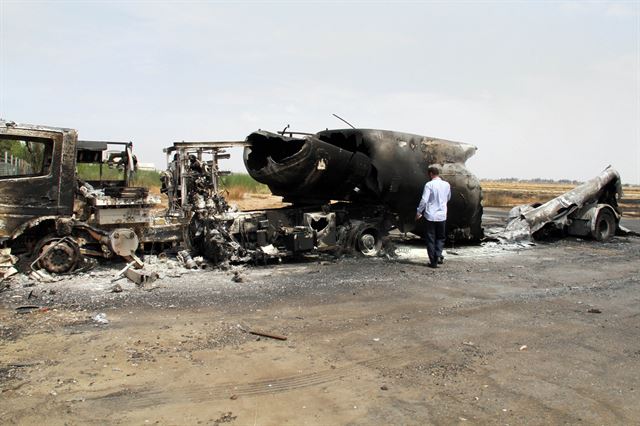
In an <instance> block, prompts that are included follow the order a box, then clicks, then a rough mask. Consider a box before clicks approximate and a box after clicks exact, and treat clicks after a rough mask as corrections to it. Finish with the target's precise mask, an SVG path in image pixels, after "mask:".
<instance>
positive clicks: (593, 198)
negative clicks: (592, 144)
mask: <svg viewBox="0 0 640 426" xmlns="http://www.w3.org/2000/svg"><path fill="white" fill-rule="evenodd" d="M620 198H622V184H621V181H620V175H619V174H618V172H617V171H616V170H614V169H612V168H610V167H608V168H606V169H605V170H604V171H603V172H602V173H600V174H599V175H598V176H596V177H595V178H593V179H591V180H589V181H587V182H585V183H583V184H581V185H579V186H577V187H576V188H574V189H572V190H571V191H569V192H566V193H564V194H562V195H560V196H559V197H556V198H554V199H552V200H549V201H547V202H546V203H544V204H530V205H527V204H525V205H521V206H517V207H514V208H513V209H512V210H511V212H510V213H509V221H508V223H507V226H506V228H505V231H504V232H503V234H502V236H501V238H503V239H506V240H508V241H517V240H523V239H530V238H534V239H540V238H542V237H543V236H544V235H546V234H550V233H560V234H568V235H574V236H578V237H591V238H593V239H595V240H597V241H607V240H609V239H610V238H611V237H613V236H614V235H615V233H616V231H617V230H618V229H619V223H620V217H621V214H622V213H621V211H620V208H619V207H618V200H619V199H620Z"/></svg>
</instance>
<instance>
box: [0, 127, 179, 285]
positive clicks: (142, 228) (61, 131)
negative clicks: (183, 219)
mask: <svg viewBox="0 0 640 426" xmlns="http://www.w3.org/2000/svg"><path fill="white" fill-rule="evenodd" d="M114 146H115V149H114V150H110V149H109V148H113V147H114ZM0 158H1V159H2V160H4V161H2V162H1V164H0V245H1V246H2V247H4V248H10V249H11V250H12V252H13V253H14V254H27V255H31V256H32V262H30V266H31V268H32V269H40V268H44V269H46V270H47V271H49V272H55V273H65V272H69V271H72V270H75V269H77V268H81V267H82V266H83V263H84V262H85V261H86V260H87V258H86V257H85V256H89V258H91V257H102V258H114V257H123V258H125V259H126V260H128V261H130V262H133V263H135V264H138V265H140V264H141V263H142V262H141V261H140V259H138V258H137V256H136V251H137V250H138V248H139V247H140V244H141V242H144V241H149V240H152V241H153V242H158V241H162V240H163V239H162V238H158V237H157V235H153V236H152V238H150V237H149V235H148V234H149V228H150V227H149V225H150V224H151V223H152V222H153V221H154V218H153V216H152V214H151V210H152V209H153V208H154V206H157V205H158V204H159V202H160V200H159V199H157V197H153V196H151V195H149V193H148V189H147V188H140V187H134V186H132V175H133V173H134V171H135V166H136V159H135V157H134V156H133V154H132V144H131V143H130V142H102V141H78V135H77V132H76V131H75V130H73V129H66V128H56V127H46V126H33V125H23V124H16V123H14V122H4V121H0ZM91 163H93V164H94V165H95V166H96V167H95V168H94V169H93V171H94V172H96V173H95V176H91V177H90V178H87V179H82V178H80V176H79V175H78V173H77V170H76V168H77V167H78V166H79V165H82V164H91ZM109 171H110V173H107V172H109ZM106 175H111V178H109V177H108V176H106ZM177 230H178V227H174V229H173V231H174V232H170V233H164V234H162V236H164V237H166V238H165V239H166V240H167V241H171V240H177V239H178V238H179V237H178V236H177V235H176V233H177V232H176V231H177ZM178 234H179V233H178Z"/></svg>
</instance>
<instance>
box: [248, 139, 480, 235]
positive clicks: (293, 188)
mask: <svg viewBox="0 0 640 426" xmlns="http://www.w3.org/2000/svg"><path fill="white" fill-rule="evenodd" d="M247 142H249V146H247V147H246V148H245V151H244V162H245V166H246V168H247V170H248V171H249V174H250V175H251V176H252V177H253V178H254V179H256V180H257V181H258V182H262V183H264V184H266V185H268V186H269V188H270V189H271V191H272V192H273V194H275V195H281V196H283V197H284V201H286V202H291V203H293V204H294V205H311V204H323V203H328V202H329V201H330V200H343V201H350V202H352V203H358V204H380V205H384V206H386V207H388V208H389V210H390V211H391V212H393V213H395V214H396V215H397V217H396V226H397V227H398V228H399V229H400V230H401V231H404V232H413V233H415V234H417V235H422V234H423V231H424V230H423V226H424V222H423V221H420V222H416V221H415V219H414V218H415V209H416V206H417V204H418V201H419V199H420V196H421V194H422V190H423V187H424V184H425V182H426V180H427V169H428V167H429V166H431V165H437V166H439V167H440V169H441V173H440V175H441V176H442V178H443V179H444V180H446V181H448V182H449V183H450V184H451V189H452V198H451V201H450V202H449V217H448V218H447V233H448V236H449V238H450V239H451V240H456V241H461V240H466V241H475V240H479V239H481V238H482V236H483V231H482V224H481V219H482V204H481V201H482V191H481V188H480V183H479V181H478V179H477V178H476V177H475V176H474V175H473V174H471V173H470V172H469V171H468V170H467V168H466V167H465V162H466V160H467V159H468V158H469V157H471V156H472V155H473V154H474V153H475V151H476V147H474V146H472V145H469V144H465V143H460V142H452V141H447V140H443V139H435V138H430V137H426V136H419V135H413V134H409V133H401V132H393V131H387V130H371V129H344V130H326V131H322V132H318V133H316V134H308V133H294V132H283V133H281V134H278V133H271V132H267V131H262V130H260V131H257V132H254V133H252V134H250V135H249V136H248V137H247Z"/></svg>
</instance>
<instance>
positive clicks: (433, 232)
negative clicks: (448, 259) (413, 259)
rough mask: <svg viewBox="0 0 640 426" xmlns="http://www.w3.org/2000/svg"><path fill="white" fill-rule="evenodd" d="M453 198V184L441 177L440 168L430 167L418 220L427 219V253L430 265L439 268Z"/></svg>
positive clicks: (419, 206) (417, 214) (417, 216)
mask: <svg viewBox="0 0 640 426" xmlns="http://www.w3.org/2000/svg"><path fill="white" fill-rule="evenodd" d="M450 199H451V186H450V185H449V183H448V182H445V181H443V180H442V179H440V170H439V169H438V168H437V167H435V166H431V167H429V181H428V182H427V183H426V184H425V185H424V191H423V192H422V198H421V199H420V204H419V205H418V211H417V213H416V220H419V219H420V218H421V217H422V216H424V218H425V219H426V220H427V235H426V236H427V253H428V254H429V267H431V268H437V267H438V263H442V262H443V259H444V258H443V257H442V249H443V248H444V241H445V239H446V230H445V228H446V221H447V202H448V201H449V200H450Z"/></svg>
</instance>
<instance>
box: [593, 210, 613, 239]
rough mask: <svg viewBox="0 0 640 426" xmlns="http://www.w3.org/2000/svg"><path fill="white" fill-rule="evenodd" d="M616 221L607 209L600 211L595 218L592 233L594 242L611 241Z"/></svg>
mask: <svg viewBox="0 0 640 426" xmlns="http://www.w3.org/2000/svg"><path fill="white" fill-rule="evenodd" d="M616 227H617V225H616V219H615V217H614V216H613V214H612V213H611V211H609V209H606V208H604V209H602V210H600V211H599V212H598V216H597V217H596V226H595V228H594V230H593V232H592V235H593V238H594V239H595V240H596V241H601V242H605V241H608V240H610V239H611V237H613V236H614V235H615V233H616Z"/></svg>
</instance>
